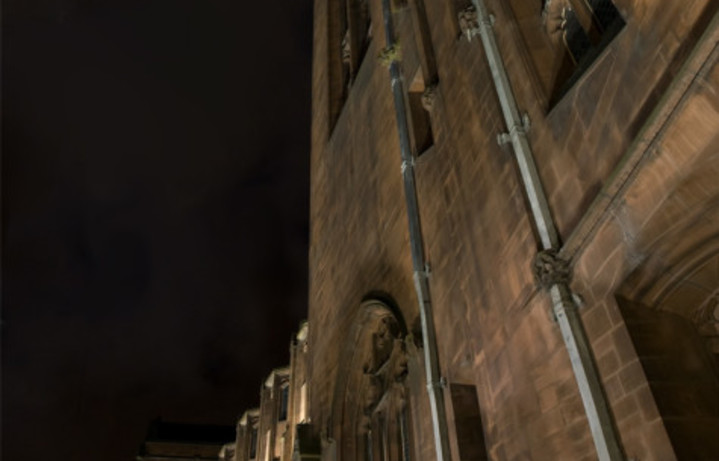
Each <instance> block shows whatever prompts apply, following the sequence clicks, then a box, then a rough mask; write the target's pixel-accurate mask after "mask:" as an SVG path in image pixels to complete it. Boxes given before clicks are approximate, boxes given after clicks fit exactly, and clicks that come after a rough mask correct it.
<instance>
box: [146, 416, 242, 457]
mask: <svg viewBox="0 0 719 461" xmlns="http://www.w3.org/2000/svg"><path fill="white" fill-rule="evenodd" d="M234 435H235V431H234V428H233V427H232V426H216V425H204V424H186V423H175V422H168V421H162V420H159V419H158V420H155V421H153V422H152V423H150V427H149V429H148V431H147V437H146V438H145V441H144V442H143V444H142V446H141V447H140V453H139V455H138V456H137V457H136V459H137V461H181V460H188V461H190V460H191V461H204V460H207V461H209V460H212V461H217V455H218V453H219V452H220V450H221V449H223V445H224V444H227V443H229V442H232V440H233V438H234ZM226 459H229V458H226Z"/></svg>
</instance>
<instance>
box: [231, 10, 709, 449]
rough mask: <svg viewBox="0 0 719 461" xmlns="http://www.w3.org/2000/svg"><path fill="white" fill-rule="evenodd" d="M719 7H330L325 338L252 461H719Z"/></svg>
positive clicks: (251, 427)
mask: <svg viewBox="0 0 719 461" xmlns="http://www.w3.org/2000/svg"><path fill="white" fill-rule="evenodd" d="M718 10H719V3H718V2H716V1H715V0H663V1H661V2H657V1H653V0H544V1H541V0H537V1H533V2H530V1H527V0H316V1H315V13H314V27H315V29H314V63H313V86H312V92H313V107H312V117H313V119H312V154H311V175H312V176H311V216H310V222H311V242H310V243H311V244H310V255H309V267H310V275H309V313H308V318H309V326H310V327H309V329H308V328H307V327H306V326H305V327H303V328H302V329H301V332H300V334H299V335H298V338H297V339H296V341H294V342H293V344H292V346H291V347H292V359H291V362H292V363H291V365H290V367H289V369H283V370H278V371H277V372H275V373H273V374H272V375H271V376H270V377H269V378H268V380H267V381H266V382H265V384H264V386H263V389H262V395H261V404H260V408H259V409H258V410H251V411H249V412H247V413H245V415H244V416H243V417H242V419H241V420H240V422H239V425H238V438H237V442H236V450H235V459H237V460H243V461H244V460H247V459H258V460H263V461H272V460H274V459H281V460H290V459H322V460H342V461H352V460H365V461H368V460H373V461H374V460H383V461H390V460H393V461H394V460H402V461H406V460H435V459H437V460H440V459H441V460H442V461H445V460H450V459H451V460H463V461H464V460H468V461H469V460H484V459H493V460H520V459H522V460H524V459H533V460H565V459H566V460H591V459H635V460H643V461H644V460H669V459H692V460H693V459H707V460H709V459H719V437H717V434H719V371H718V369H719V180H717V178H719V59H718V58H719V46H718V43H719V16H717V14H718V13H717V11H718ZM300 337H301V339H300ZM283 389H287V391H286V392H287V397H286V398H285V397H284V394H283ZM283 399H286V403H283V402H284V401H285V400H283ZM283 405H285V406H287V407H288V408H289V409H288V410H287V415H286V418H285V419H282V418H280V416H281V415H284V410H283V408H285V407H283Z"/></svg>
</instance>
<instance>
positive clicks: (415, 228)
mask: <svg viewBox="0 0 719 461" xmlns="http://www.w3.org/2000/svg"><path fill="white" fill-rule="evenodd" d="M382 14H383V16H384V29H385V36H386V39H387V48H385V49H384V50H383V52H382V58H383V60H384V62H385V63H386V64H388V66H389V74H390V78H391V83H392V95H393V97H394V108H395V115H396V118H397V130H398V132H399V145H400V153H401V158H402V179H403V182H404V196H405V201H406V206H407V219H408V224H409V243H410V250H411V253H412V268H413V271H414V284H415V290H416V292H417V301H418V302H419V314H420V320H421V322H422V341H423V344H424V347H423V348H422V349H423V351H424V362H425V368H426V378H427V392H428V394H429V404H430V410H431V416H432V429H433V432H434V445H435V450H436V453H437V461H450V460H451V455H450V452H449V438H448V430H447V413H446V409H445V406H444V396H443V387H444V382H443V380H442V378H441V376H440V368H439V358H438V353H437V337H436V332H435V327H434V317H433V315H432V302H431V297H430V293H429V280H428V265H427V261H426V259H425V255H424V243H423V240H422V228H421V224H420V220H419V205H418V203H417V188H416V184H415V173H414V156H413V155H412V152H411V148H410V143H409V127H408V124H407V112H406V109H405V99H404V87H403V84H402V73H401V71H400V68H399V61H398V59H399V53H398V46H399V45H398V44H397V41H396V40H395V36H394V25H393V22H392V11H391V7H390V0H382Z"/></svg>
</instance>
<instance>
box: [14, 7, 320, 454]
mask: <svg viewBox="0 0 719 461" xmlns="http://www.w3.org/2000/svg"><path fill="white" fill-rule="evenodd" d="M311 32H312V2H311V0H274V1H266V0H262V1H244V0H216V1H214V0H197V1H189V0H164V1H158V0H137V1H136V0H122V1H115V2H100V1H98V2H93V1H88V0H76V1H74V2H73V1H70V0H40V1H38V0H6V1H5V2H4V3H3V50H2V52H3V72H2V79H3V81H2V98H3V107H2V112H3V114H2V115H3V130H2V137H3V138H2V143H3V145H2V148H3V152H2V153H3V161H2V199H3V201H2V225H3V226H2V232H3V235H2V238H3V240H2V252H3V253H2V301H3V305H2V330H1V331H2V386H3V388H2V418H3V420H2V459H3V460H4V461H23V460H31V461H34V460H41V459H50V458H52V459H57V460H72V461H76V460H77V461H84V460H93V461H105V460H107V461H115V460H117V461H120V460H131V459H133V458H134V455H135V454H136V451H137V448H138V446H139V444H140V443H141V441H142V439H143V437H144V434H145V432H146V430H147V425H148V423H149V422H150V420H152V419H154V418H156V417H158V416H161V417H162V418H163V419H165V420H170V421H186V422H194V423H218V424H234V423H235V421H236V418H237V417H238V415H239V414H240V413H241V412H242V411H243V410H245V409H246V408H247V407H248V406H250V405H256V404H257V403H258V398H259V388H260V385H261V382H262V379H263V378H264V377H265V376H266V374H267V373H269V372H270V370H271V369H272V368H273V367H276V366H281V365H284V364H286V363H287V361H288V357H289V354H288V348H289V341H290V337H291V334H292V333H293V332H294V331H296V329H297V326H298V322H299V321H300V320H301V319H302V318H304V317H305V316H306V299H307V269H306V267H307V249H308V243H307V240H308V222H307V220H308V195H309V193H308V187H309V133H310V128H309V116H310V64H311ZM48 457H49V458H48Z"/></svg>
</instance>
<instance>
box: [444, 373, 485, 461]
mask: <svg viewBox="0 0 719 461" xmlns="http://www.w3.org/2000/svg"><path fill="white" fill-rule="evenodd" d="M449 390H450V394H451V398H452V408H453V409H454V424H455V427H456V435H457V446H458V447H459V459H460V461H486V460H487V459H489V458H488V457H487V448H486V446H485V442H484V431H483V429H482V416H481V415H480V413H479V401H478V400H477V388H476V387H475V386H472V385H467V384H450V386H449Z"/></svg>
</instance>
